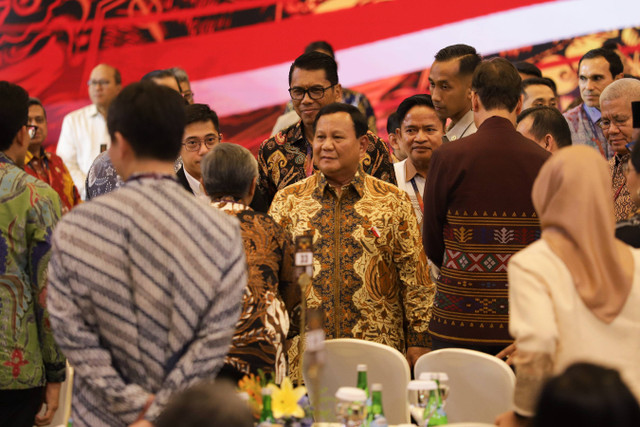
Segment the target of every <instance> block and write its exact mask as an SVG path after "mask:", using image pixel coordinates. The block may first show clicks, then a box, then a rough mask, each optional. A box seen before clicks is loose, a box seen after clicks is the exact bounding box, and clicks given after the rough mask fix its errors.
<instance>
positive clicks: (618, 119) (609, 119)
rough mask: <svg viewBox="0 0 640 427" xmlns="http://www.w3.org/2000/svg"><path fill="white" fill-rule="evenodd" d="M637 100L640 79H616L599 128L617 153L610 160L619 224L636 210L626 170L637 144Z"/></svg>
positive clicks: (604, 101) (605, 95)
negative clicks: (634, 127) (632, 107)
mask: <svg viewBox="0 0 640 427" xmlns="http://www.w3.org/2000/svg"><path fill="white" fill-rule="evenodd" d="M634 101H640V81H638V80H636V79H620V80H616V81H615V82H613V83H611V84H610V85H609V86H607V87H606V88H605V89H604V90H603V91H602V94H601V95H600V108H601V111H602V118H601V119H600V121H599V122H598V125H599V126H600V128H601V129H602V133H603V134H604V137H605V138H606V139H607V142H608V144H609V147H610V149H611V150H612V152H613V153H614V155H613V156H612V157H611V159H609V167H610V170H611V185H612V187H611V190H612V192H613V200H614V201H613V203H614V211H615V214H616V221H621V220H623V219H627V218H628V217H629V215H631V214H632V213H633V212H635V210H636V206H635V204H634V203H633V200H632V199H631V194H629V189H628V188H627V181H626V179H625V176H624V171H623V168H624V165H626V164H627V163H628V161H629V151H630V150H631V147H630V143H631V142H632V141H633V139H632V138H633V121H632V118H633V112H632V110H631V103H632V102H634Z"/></svg>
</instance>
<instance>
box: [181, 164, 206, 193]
mask: <svg viewBox="0 0 640 427" xmlns="http://www.w3.org/2000/svg"><path fill="white" fill-rule="evenodd" d="M184 176H186V177H187V182H188V183H189V187H191V190H192V191H193V194H195V195H196V196H198V197H200V196H201V195H202V187H201V184H200V181H198V180H197V179H195V178H194V177H192V176H191V175H190V174H189V172H187V169H186V168H184Z"/></svg>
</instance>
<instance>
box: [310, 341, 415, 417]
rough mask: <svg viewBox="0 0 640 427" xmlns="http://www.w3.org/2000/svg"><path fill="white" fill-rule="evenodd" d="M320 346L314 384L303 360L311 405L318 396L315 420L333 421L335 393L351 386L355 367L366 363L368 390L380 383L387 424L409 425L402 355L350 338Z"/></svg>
mask: <svg viewBox="0 0 640 427" xmlns="http://www.w3.org/2000/svg"><path fill="white" fill-rule="evenodd" d="M324 345H325V358H324V359H325V360H324V366H323V368H322V371H321V372H320V374H319V375H318V382H317V383H315V382H313V381H312V380H311V379H310V378H309V373H308V369H307V368H308V366H307V359H308V358H306V357H305V358H304V360H303V367H304V369H303V377H304V381H305V384H306V386H307V392H308V393H309V398H310V400H311V402H312V404H313V402H315V401H316V398H317V397H319V405H318V408H319V414H320V417H319V419H317V420H315V421H317V422H320V421H324V422H335V421H336V417H335V405H336V399H335V397H334V396H335V393H336V391H337V390H338V388H340V387H343V386H350V387H355V386H356V382H357V375H358V372H357V366H358V364H359V363H366V364H367V379H368V380H369V387H371V384H373V383H380V384H382V407H383V410H384V414H385V417H386V418H387V421H388V422H389V424H403V423H409V422H410V419H409V405H408V403H407V385H408V384H409V380H410V378H411V371H410V369H409V364H408V363H407V359H406V358H405V357H404V355H403V354H402V353H400V352H399V351H398V350H396V349H395V348H392V347H389V346H386V345H383V344H378V343H374V342H370V341H364V340H359V339H350V338H340V339H335V340H327V341H326V342H325V344H324ZM318 395H319V396H318Z"/></svg>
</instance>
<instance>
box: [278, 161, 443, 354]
mask: <svg viewBox="0 0 640 427" xmlns="http://www.w3.org/2000/svg"><path fill="white" fill-rule="evenodd" d="M270 214H271V216H272V217H273V218H274V219H275V220H276V222H278V223H279V224H281V225H282V226H283V227H284V229H285V230H286V231H287V232H288V233H289V234H290V235H292V236H293V238H295V237H297V236H303V235H310V236H312V237H313V252H314V259H313V281H312V285H311V286H309V287H308V288H307V289H306V293H305V298H306V302H307V306H308V307H309V308H318V309H320V311H321V312H323V313H324V314H325V318H324V330H325V333H326V335H327V338H329V339H333V338H360V339H364V340H368V341H374V342H378V343H381V344H386V345H388V346H391V347H393V348H396V349H398V350H399V351H401V352H404V351H405V350H406V348H407V347H410V346H419V347H429V346H430V342H429V337H428V334H427V328H428V324H429V318H430V317H431V305H432V302H433V296H434V292H435V288H434V285H433V284H432V283H431V281H430V280H429V273H428V267H427V259H426V256H425V254H424V250H423V248H422V247H421V245H420V232H419V231H418V222H417V220H416V216H415V213H414V212H413V206H412V205H411V202H410V201H409V197H408V196H407V194H406V193H405V192H403V191H402V190H399V189H398V188H397V187H396V186H394V185H391V184H388V183H386V182H383V181H380V180H379V179H376V178H373V177H371V176H369V175H367V174H365V173H364V172H362V169H360V170H359V171H358V173H357V174H356V176H355V177H354V179H353V181H352V182H351V183H350V184H348V185H346V186H345V187H343V188H342V192H341V194H340V195H338V194H337V193H336V191H335V190H334V188H332V187H331V186H330V185H328V184H327V180H326V178H325V176H324V175H323V174H322V173H320V172H317V173H315V174H314V175H313V176H311V177H310V178H308V179H306V180H304V181H302V182H299V183H297V184H295V185H292V186H290V187H287V188H285V189H284V190H282V191H280V192H278V194H276V197H275V199H274V200H273V204H272V205H271V210H270ZM292 348H293V349H294V353H295V346H292ZM290 356H292V357H293V358H295V354H292V353H290ZM291 362H292V365H293V364H294V363H295V362H294V361H293V360H291Z"/></svg>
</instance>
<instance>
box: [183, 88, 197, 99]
mask: <svg viewBox="0 0 640 427" xmlns="http://www.w3.org/2000/svg"><path fill="white" fill-rule="evenodd" d="M194 95H195V93H193V92H191V91H190V90H185V91H184V92H182V97H183V98H185V99H187V100H189V101H193V96H194Z"/></svg>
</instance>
